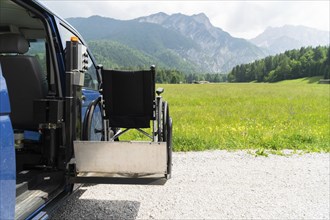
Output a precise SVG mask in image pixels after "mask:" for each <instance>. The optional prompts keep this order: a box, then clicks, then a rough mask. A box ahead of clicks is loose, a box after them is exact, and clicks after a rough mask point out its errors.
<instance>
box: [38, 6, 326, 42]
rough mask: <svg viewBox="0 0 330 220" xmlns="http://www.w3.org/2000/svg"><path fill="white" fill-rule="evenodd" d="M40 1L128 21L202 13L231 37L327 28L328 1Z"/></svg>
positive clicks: (69, 12) (64, 11) (67, 12)
mask: <svg viewBox="0 0 330 220" xmlns="http://www.w3.org/2000/svg"><path fill="white" fill-rule="evenodd" d="M40 1H41V2H42V3H43V4H44V5H46V6H47V7H48V8H49V9H51V10H52V11H54V12H55V13H56V14H58V15H59V16H61V17H63V18H69V17H89V16H92V15H99V16H103V17H110V18H115V19H120V20H130V19H134V18H137V17H142V16H147V15H150V14H155V13H158V12H165V13H167V14H169V15H171V14H175V13H182V14H186V15H193V14H199V13H204V14H205V15H206V16H207V17H209V19H210V21H211V23H212V24H213V25H214V26H216V27H219V28H221V29H223V30H224V31H226V32H228V33H230V34H231V35H232V36H234V37H241V38H245V39H251V38H253V37H256V36H257V35H258V34H260V33H262V32H263V31H264V30H265V29H266V28H267V27H281V26H284V25H286V24H289V25H303V26H307V27H312V28H316V29H319V30H325V31H329V28H330V27H329V26H330V23H329V20H330V12H329V11H330V0H323V1H317V0H310V1H308V0H303V1H298V0H289V1H274V0H268V1H261V0H256V1H229V0H227V1H224V0H211V1H207V0H193V1H187V0H184V1H183V0H181V1H175V0H167V1H161V0H158V1H152V0H144V1H137V0H136V1H128V0H122V1H112V0H103V1H92V0H89V1H86V0H85V1H82V0H80V1H78V0H74V1H66V0H40Z"/></svg>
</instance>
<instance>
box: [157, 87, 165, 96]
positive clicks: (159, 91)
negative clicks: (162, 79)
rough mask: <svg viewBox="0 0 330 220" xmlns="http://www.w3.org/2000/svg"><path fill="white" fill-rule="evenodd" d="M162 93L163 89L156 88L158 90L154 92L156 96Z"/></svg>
mask: <svg viewBox="0 0 330 220" xmlns="http://www.w3.org/2000/svg"><path fill="white" fill-rule="evenodd" d="M163 92H164V89H163V88H158V89H157V90H156V93H157V95H160V94H162V93H163Z"/></svg>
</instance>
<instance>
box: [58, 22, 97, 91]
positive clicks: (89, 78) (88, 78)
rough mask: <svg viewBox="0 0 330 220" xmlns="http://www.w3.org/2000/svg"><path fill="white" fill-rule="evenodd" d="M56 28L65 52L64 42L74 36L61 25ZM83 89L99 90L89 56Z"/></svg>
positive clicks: (95, 73)
mask: <svg viewBox="0 0 330 220" xmlns="http://www.w3.org/2000/svg"><path fill="white" fill-rule="evenodd" d="M58 27H59V32H60V35H61V41H62V46H63V49H64V51H65V48H66V41H70V40H71V37H72V36H76V35H75V34H74V33H72V32H71V31H70V30H68V29H67V28H66V27H64V26H62V25H61V24H60V25H59V26H58ZM76 37H77V36H76ZM78 39H79V38H78ZM84 87H85V88H88V89H92V90H98V88H99V82H98V80H97V70H96V67H95V65H94V63H93V61H92V59H91V58H90V56H89V57H88V70H87V71H86V72H85V81H84Z"/></svg>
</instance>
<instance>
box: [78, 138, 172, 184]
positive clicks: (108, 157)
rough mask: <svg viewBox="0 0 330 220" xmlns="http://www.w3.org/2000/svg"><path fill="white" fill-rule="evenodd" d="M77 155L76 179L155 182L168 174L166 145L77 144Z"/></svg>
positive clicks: (147, 143)
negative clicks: (145, 179) (154, 176)
mask: <svg viewBox="0 0 330 220" xmlns="http://www.w3.org/2000/svg"><path fill="white" fill-rule="evenodd" d="M74 153H75V163H76V173H77V175H76V178H91V179H92V178H104V179H106V178H109V179H116V178H117V179H118V178H119V179H121V180H123V179H131V178H132V179H143V178H145V177H146V176H149V177H150V178H151V180H152V179H153V177H152V176H153V175H156V176H160V177H164V176H165V175H166V172H167V158H168V157H167V147H166V143H165V142H106V141H97V142H93V141H75V142H74ZM150 178H149V179H150ZM156 179H159V177H158V178H156ZM139 181H141V180H139ZM142 181H143V180H142Z"/></svg>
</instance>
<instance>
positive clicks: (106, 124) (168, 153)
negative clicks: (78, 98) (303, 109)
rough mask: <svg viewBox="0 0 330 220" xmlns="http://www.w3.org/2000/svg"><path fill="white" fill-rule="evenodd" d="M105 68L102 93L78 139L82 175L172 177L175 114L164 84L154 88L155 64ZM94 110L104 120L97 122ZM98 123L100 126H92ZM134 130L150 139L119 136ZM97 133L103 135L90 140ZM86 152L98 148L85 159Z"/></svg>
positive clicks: (77, 149) (88, 115)
mask: <svg viewBox="0 0 330 220" xmlns="http://www.w3.org/2000/svg"><path fill="white" fill-rule="evenodd" d="M101 74H102V85H101V88H100V91H101V97H99V98H98V99H96V100H95V101H94V102H92V103H91V104H90V105H89V107H88V109H87V111H86V114H85V118H84V122H83V132H82V133H83V137H82V139H83V141H75V143H74V148H75V158H76V161H77V163H76V164H77V165H76V166H77V168H76V169H77V172H78V173H80V174H81V176H84V175H89V176H90V175H91V173H93V175H96V176H104V174H105V173H106V175H107V177H108V176H109V175H113V177H114V178H117V179H121V177H125V178H135V179H136V178H146V177H150V178H153V177H155V178H156V176H157V177H163V178H165V179H169V178H170V177H171V167H172V119H171V117H170V113H169V105H168V103H167V102H166V101H164V100H163V99H162V97H161V94H162V93H163V92H164V89H162V88H159V89H157V90H155V74H156V71H155V67H154V66H151V68H150V70H141V71H118V70H103V69H102V70H101ZM95 114H97V115H101V118H102V120H101V121H98V122H96V121H95ZM93 123H94V124H93ZM95 123H97V124H98V126H96V127H97V129H92V128H93V127H95ZM131 130H137V131H138V132H140V133H141V134H143V135H145V136H146V137H148V141H134V140H129V141H121V136H122V135H123V134H125V133H127V132H129V131H131ZM93 135H98V136H99V137H100V140H101V141H89V140H90V137H91V136H93ZM87 154H95V160H93V161H90V160H87V161H86V160H85V158H87ZM104 164H106V166H104ZM87 173H88V174H87ZM78 176H79V175H78Z"/></svg>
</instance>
